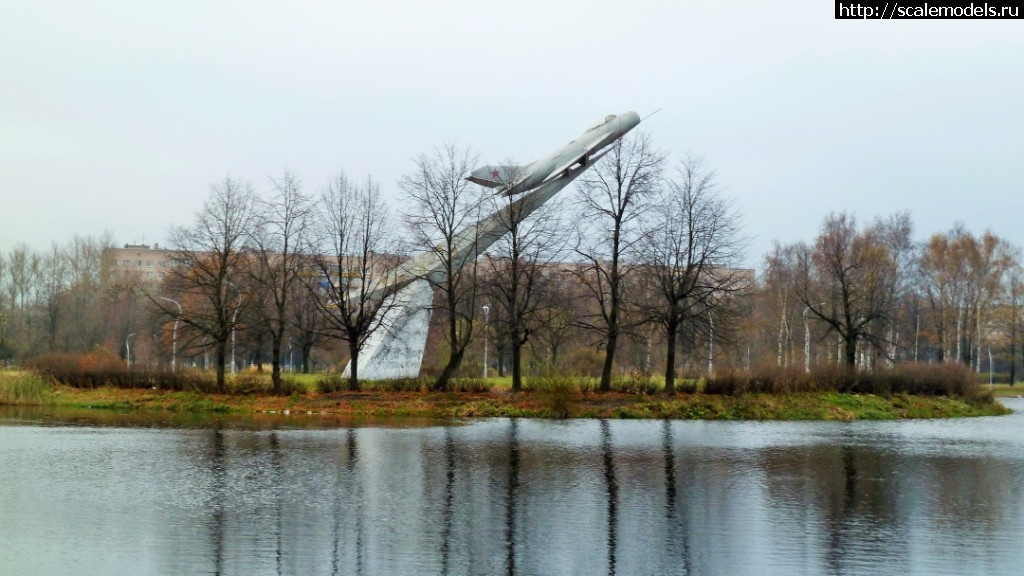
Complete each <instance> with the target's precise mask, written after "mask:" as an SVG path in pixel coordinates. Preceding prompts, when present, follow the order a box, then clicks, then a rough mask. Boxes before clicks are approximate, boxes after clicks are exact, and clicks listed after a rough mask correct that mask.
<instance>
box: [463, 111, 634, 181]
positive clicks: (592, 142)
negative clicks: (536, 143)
mask: <svg viewBox="0 0 1024 576" xmlns="http://www.w3.org/2000/svg"><path fill="white" fill-rule="evenodd" d="M639 123H640V116H639V115H637V113H636V112H626V113H624V114H619V115H615V114H609V115H608V116H606V117H605V119H604V121H603V122H601V123H600V124H598V125H597V126H594V127H593V128H591V129H589V130H587V131H586V132H584V133H583V134H582V135H581V136H580V137H579V138H576V139H575V140H573V141H572V142H569V143H568V144H566V145H565V146H563V147H561V148H559V149H558V150H556V151H555V152H554V153H552V154H551V155H549V156H546V157H544V158H541V159H540V160H537V161H536V162H534V163H532V164H528V165H526V166H483V167H481V168H477V169H476V170H473V172H472V173H470V175H469V176H467V177H466V180H469V181H470V182H473V183H476V184H479V185H481V186H486V187H487V188H497V190H496V191H495V193H496V194H504V195H506V196H511V195H513V194H519V193H520V192H525V191H527V190H532V189H534V188H536V187H538V186H540V185H541V184H543V183H545V182H547V181H549V180H553V179H555V178H560V177H562V176H565V175H567V174H568V173H569V169H570V168H572V167H573V166H577V165H579V166H588V165H589V164H590V163H591V162H592V161H593V160H594V155H595V154H597V153H598V152H600V151H601V150H602V149H604V148H605V147H607V146H608V145H609V144H611V143H612V142H615V141H616V140H618V139H619V138H621V137H622V136H624V135H625V134H626V132H629V131H630V130H632V129H633V128H634V127H635V126H636V125H637V124H639Z"/></svg>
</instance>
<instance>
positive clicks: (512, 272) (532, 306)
mask: <svg viewBox="0 0 1024 576" xmlns="http://www.w3.org/2000/svg"><path fill="white" fill-rule="evenodd" d="M501 172H502V173H503V174H504V176H505V178H506V179H507V181H506V182H505V184H511V183H512V182H515V181H517V180H518V179H519V178H521V177H522V174H521V173H520V169H519V168H518V167H517V166H515V165H514V164H512V163H507V164H506V166H505V167H504V169H503V170H502V171H501ZM536 201H537V200H536V199H535V198H533V197H531V196H523V197H521V198H519V199H515V198H513V197H512V196H507V195H498V196H494V197H492V198H491V200H490V202H488V204H489V205H490V207H491V209H493V211H494V212H493V213H494V214H495V215H497V216H498V218H499V220H500V223H501V229H504V230H506V231H507V232H506V233H505V235H504V236H502V237H501V239H500V240H498V241H497V242H495V243H494V244H493V245H492V246H491V248H490V250H489V251H488V255H487V258H486V262H487V276H486V278H487V280H486V282H485V284H486V286H487V291H488V292H490V293H491V294H492V295H493V297H492V301H493V302H494V303H495V304H496V305H498V306H500V307H501V308H502V310H501V312H502V313H501V314H496V315H495V316H496V317H497V318H502V319H504V322H501V328H500V330H502V331H504V332H505V337H506V339H507V342H508V344H509V348H510V352H511V355H512V391H513V392H519V391H520V390H522V386H523V369H522V351H523V346H525V345H526V343H527V342H528V341H529V338H530V333H531V330H533V329H535V328H536V325H537V323H538V320H539V318H538V314H539V312H540V308H541V305H542V303H543V302H544V300H542V299H541V298H539V297H538V294H539V291H540V289H541V288H542V278H541V276H542V274H544V272H545V271H547V270H549V269H550V264H551V262H552V260H553V259H554V258H555V257H557V256H558V255H560V254H561V252H562V249H563V248H564V247H565V245H566V242H565V239H564V236H563V238H561V239H560V238H559V235H558V234H557V231H558V229H559V228H560V226H559V224H558V218H557V215H558V208H557V206H556V205H554V204H545V205H544V206H543V208H542V209H540V211H538V212H534V210H536V209H537V207H536V206H534V205H531V203H532V202H536ZM531 213H532V214H531ZM496 324H497V323H496Z"/></svg>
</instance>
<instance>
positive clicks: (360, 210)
mask: <svg viewBox="0 0 1024 576" xmlns="http://www.w3.org/2000/svg"><path fill="white" fill-rule="evenodd" d="M321 205H322V211H321V212H320V214H319V222H318V231H317V234H316V244H315V245H314V246H313V248H312V249H311V250H310V252H311V253H312V254H314V256H313V260H314V262H315V263H316V267H317V271H318V273H319V274H318V276H317V278H314V279H313V280H315V281H316V282H317V284H315V285H311V290H312V293H313V294H314V295H316V296H317V297H318V300H317V302H318V303H319V307H320V312H321V313H322V315H323V321H324V324H325V325H326V327H327V328H328V334H329V335H332V336H335V337H337V338H340V339H341V340H343V341H345V342H346V343H347V344H348V352H349V389H350V390H359V353H360V351H361V350H362V349H363V347H364V346H365V344H366V341H367V339H369V337H370V336H371V335H373V334H374V333H375V332H376V331H378V330H384V329H387V326H384V318H385V314H386V312H387V310H388V309H389V308H390V307H391V306H393V305H394V301H395V300H394V288H395V287H396V286H395V281H396V279H397V272H398V264H399V256H398V255H397V254H395V253H394V252H393V251H392V252H390V253H389V251H388V250H389V247H393V246H394V234H393V233H392V231H391V220H390V213H389V211H388V208H387V205H386V204H385V203H384V199H383V198H382V197H381V194H380V185H379V184H377V183H376V182H374V181H373V180H372V179H371V178H367V179H366V182H365V183H364V184H363V185H362V186H356V185H354V184H352V183H351V182H349V180H348V179H347V178H346V177H345V175H344V174H339V175H338V176H336V177H335V178H334V179H332V180H331V182H330V183H329V184H328V186H327V189H326V190H325V191H324V193H323V196H322V202H321ZM321 282H322V285H320V284H319V283H321Z"/></svg>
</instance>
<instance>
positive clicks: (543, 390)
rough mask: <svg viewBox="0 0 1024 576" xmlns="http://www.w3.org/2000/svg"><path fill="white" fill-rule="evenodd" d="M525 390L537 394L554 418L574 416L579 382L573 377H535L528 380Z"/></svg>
mask: <svg viewBox="0 0 1024 576" xmlns="http://www.w3.org/2000/svg"><path fill="white" fill-rule="evenodd" d="M523 388H524V389H525V390H528V391H530V392H533V393H535V394H536V395H537V397H538V398H539V399H540V401H541V402H542V403H543V404H544V407H545V408H546V409H547V411H548V413H549V414H550V415H551V416H552V417H554V418H568V417H569V416H571V415H572V407H573V401H574V400H575V397H576V394H577V382H576V379H575V378H573V377H572V376H567V375H565V374H552V375H549V376H533V377H531V378H529V379H527V381H526V383H525V384H524V386H523Z"/></svg>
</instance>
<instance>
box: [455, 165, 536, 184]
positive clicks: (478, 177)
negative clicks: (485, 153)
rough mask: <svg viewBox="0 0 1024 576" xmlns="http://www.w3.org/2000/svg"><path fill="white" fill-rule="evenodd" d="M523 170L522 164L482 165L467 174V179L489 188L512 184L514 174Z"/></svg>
mask: <svg viewBox="0 0 1024 576" xmlns="http://www.w3.org/2000/svg"><path fill="white" fill-rule="evenodd" d="M522 171H523V169H522V167H521V166H481V167H480V168H477V169H476V170H473V171H472V172H471V173H470V174H469V176H466V180H469V181H470V182H473V183H475V184H479V185H481V186H486V187H487V188H498V187H501V186H506V185H508V184H511V179H512V178H513V175H519V174H521V173H522Z"/></svg>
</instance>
